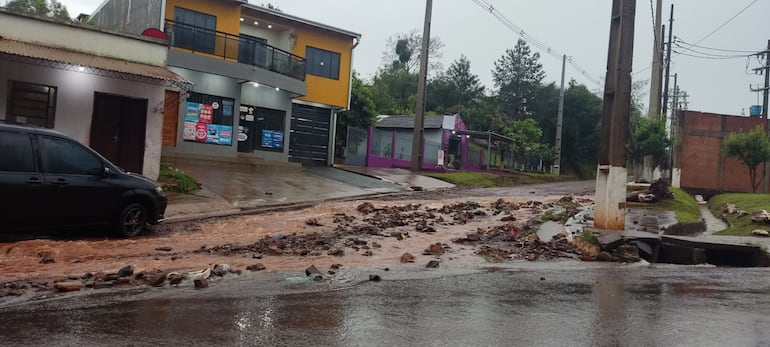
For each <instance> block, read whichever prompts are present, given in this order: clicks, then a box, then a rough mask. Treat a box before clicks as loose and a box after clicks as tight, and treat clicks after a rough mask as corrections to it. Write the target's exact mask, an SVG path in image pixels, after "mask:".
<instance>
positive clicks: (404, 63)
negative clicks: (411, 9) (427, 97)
mask: <svg viewBox="0 0 770 347" xmlns="http://www.w3.org/2000/svg"><path fill="white" fill-rule="evenodd" d="M443 47H444V43H442V42H441V39H439V38H438V37H431V38H430V44H429V46H428V74H429V75H430V74H432V73H433V72H436V71H440V70H441V62H440V61H439V60H440V59H441V48H443ZM421 51H422V35H421V34H419V33H418V32H417V29H412V31H410V32H408V33H406V34H397V35H394V36H391V37H390V38H389V39H388V43H387V45H386V46H385V52H383V53H382V65H383V67H385V68H390V67H397V68H401V69H404V70H405V71H406V72H408V73H417V70H418V69H419V67H420V52H421Z"/></svg>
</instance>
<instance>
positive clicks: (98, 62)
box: [0, 37, 191, 84]
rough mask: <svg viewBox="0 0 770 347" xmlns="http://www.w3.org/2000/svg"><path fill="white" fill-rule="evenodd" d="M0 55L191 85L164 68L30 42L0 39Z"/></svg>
mask: <svg viewBox="0 0 770 347" xmlns="http://www.w3.org/2000/svg"><path fill="white" fill-rule="evenodd" d="M0 53H7V54H12V55H18V56H22V57H27V58H37V59H45V60H50V61H55V62H59V63H65V64H72V65H78V66H83V67H91V68H96V69H102V70H108V71H114V72H119V73H125V74H130V75H136V76H142V77H149V78H153V79H158V80H166V81H173V82H180V83H184V84H191V83H190V81H187V80H185V79H184V78H182V77H181V76H179V75H177V74H175V73H173V72H172V71H170V70H168V69H166V68H165V67H162V66H154V65H147V64H141V63H135V62H130V61H126V60H120V59H115V58H108V57H102V56H98V55H92V54H88V53H83V52H76V51H71V50H67V49H62V48H57V47H49V46H42V45H37V44H32V43H28V42H21V41H16V40H7V39H3V38H2V37H0Z"/></svg>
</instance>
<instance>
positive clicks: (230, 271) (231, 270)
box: [227, 268, 241, 276]
mask: <svg viewBox="0 0 770 347" xmlns="http://www.w3.org/2000/svg"><path fill="white" fill-rule="evenodd" d="M227 272H229V273H231V274H235V275H239V276H240V275H241V270H239V269H234V268H230V269H228V270H227Z"/></svg>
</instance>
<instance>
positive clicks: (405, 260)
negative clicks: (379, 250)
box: [401, 252, 415, 263]
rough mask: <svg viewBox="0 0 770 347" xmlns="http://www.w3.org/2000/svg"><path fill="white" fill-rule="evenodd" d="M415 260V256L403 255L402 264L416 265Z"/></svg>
mask: <svg viewBox="0 0 770 347" xmlns="http://www.w3.org/2000/svg"><path fill="white" fill-rule="evenodd" d="M414 259H415V258H414V256H413V255H412V254H411V253H408V252H407V253H404V254H402V255H401V262H402V263H414Z"/></svg>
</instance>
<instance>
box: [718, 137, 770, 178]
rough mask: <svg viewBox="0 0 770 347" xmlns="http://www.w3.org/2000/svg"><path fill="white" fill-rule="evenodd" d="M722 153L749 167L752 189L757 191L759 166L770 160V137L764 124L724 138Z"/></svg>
mask: <svg viewBox="0 0 770 347" xmlns="http://www.w3.org/2000/svg"><path fill="white" fill-rule="evenodd" d="M722 155H723V156H725V157H733V158H736V159H738V160H740V161H741V162H743V163H744V164H746V167H747V168H748V169H749V180H750V181H751V191H752V192H754V193H756V192H757V184H758V182H757V166H759V164H762V163H766V162H767V161H770V137H768V136H767V133H766V132H765V130H764V129H762V126H759V125H758V126H757V127H756V128H754V130H751V131H749V132H743V133H730V134H727V136H725V138H724V139H723V140H722Z"/></svg>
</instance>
